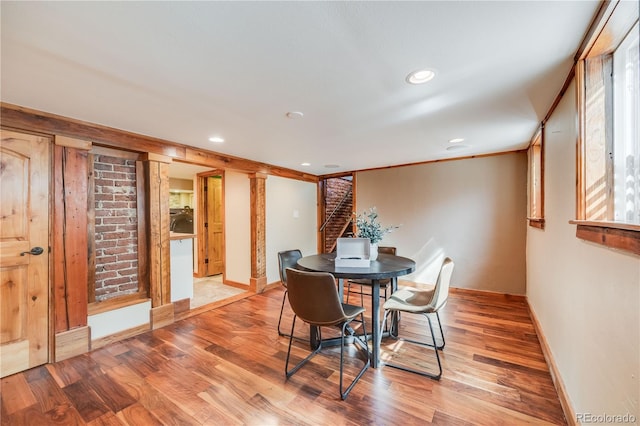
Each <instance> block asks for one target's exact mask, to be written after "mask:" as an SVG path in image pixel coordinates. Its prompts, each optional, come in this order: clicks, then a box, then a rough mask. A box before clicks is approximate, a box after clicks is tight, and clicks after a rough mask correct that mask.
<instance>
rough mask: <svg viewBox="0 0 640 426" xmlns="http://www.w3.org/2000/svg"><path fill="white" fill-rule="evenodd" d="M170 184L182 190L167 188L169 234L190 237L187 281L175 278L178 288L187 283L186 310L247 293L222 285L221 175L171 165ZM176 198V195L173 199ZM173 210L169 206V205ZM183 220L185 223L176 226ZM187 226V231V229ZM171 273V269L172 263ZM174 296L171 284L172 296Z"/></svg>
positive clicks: (178, 164)
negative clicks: (181, 234) (169, 221)
mask: <svg viewBox="0 0 640 426" xmlns="http://www.w3.org/2000/svg"><path fill="white" fill-rule="evenodd" d="M169 177H170V182H172V184H173V185H174V186H175V185H177V184H179V183H180V182H179V181H183V182H182V189H181V190H177V189H176V188H173V187H172V188H171V191H170V192H171V194H170V196H171V197H172V201H177V200H179V201H178V202H177V206H176V209H175V211H174V209H173V208H172V218H175V221H173V220H172V231H173V232H180V231H182V232H187V233H191V234H193V239H192V241H193V244H192V249H191V254H192V260H191V267H190V268H189V271H188V272H186V273H190V275H191V276H189V277H186V276H184V277H179V278H178V279H179V281H180V282H179V283H178V285H181V284H182V283H184V282H185V281H188V282H189V283H190V284H191V286H192V288H191V289H190V290H191V291H189V292H188V298H189V309H194V308H199V307H202V306H206V305H210V304H212V303H216V302H220V301H221V300H225V299H229V298H231V297H235V296H236V295H237V294H241V293H244V292H246V291H247V290H248V288H247V289H240V288H237V287H235V286H231V285H227V284H225V283H224V273H225V263H224V253H225V244H224V171H222V170H211V169H210V168H208V167H204V166H197V165H193V164H187V163H180V162H176V161H174V162H173V163H172V164H171V165H170V167H169ZM176 194H178V195H176ZM172 206H173V205H172ZM184 218H187V220H186V221H183V222H188V223H178V221H179V220H180V221H181V220H182V219H184ZM189 226H190V228H189ZM171 267H172V269H173V268H174V265H173V259H172V266H171ZM173 293H174V289H173V283H172V296H173Z"/></svg>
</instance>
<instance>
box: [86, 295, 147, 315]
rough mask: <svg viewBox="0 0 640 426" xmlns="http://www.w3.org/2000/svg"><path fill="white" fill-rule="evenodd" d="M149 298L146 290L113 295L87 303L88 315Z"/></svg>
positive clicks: (141, 301) (134, 303)
mask: <svg viewBox="0 0 640 426" xmlns="http://www.w3.org/2000/svg"><path fill="white" fill-rule="evenodd" d="M147 300H150V299H149V297H148V296H147V294H146V292H139V293H133V294H127V295H126V296H120V297H114V298H112V299H107V300H105V301H103V302H93V303H89V305H88V315H96V314H100V313H102V312H109V311H113V310H114V309H120V308H124V307H127V306H131V305H136V304H138V303H143V302H146V301H147Z"/></svg>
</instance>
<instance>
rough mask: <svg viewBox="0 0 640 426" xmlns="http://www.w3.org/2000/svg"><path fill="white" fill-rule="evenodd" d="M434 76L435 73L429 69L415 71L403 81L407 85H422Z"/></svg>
mask: <svg viewBox="0 0 640 426" xmlns="http://www.w3.org/2000/svg"><path fill="white" fill-rule="evenodd" d="M435 76H436V72H435V71H433V70H429V69H423V70H417V71H414V72H412V73H411V74H409V75H408V76H407V78H406V79H405V80H406V82H407V83H409V84H423V83H426V82H427V81H430V80H432V79H433V77H435Z"/></svg>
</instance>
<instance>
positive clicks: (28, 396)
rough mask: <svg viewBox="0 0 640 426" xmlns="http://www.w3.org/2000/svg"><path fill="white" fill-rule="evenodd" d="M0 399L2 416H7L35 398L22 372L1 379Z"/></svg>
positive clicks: (27, 405)
mask: <svg viewBox="0 0 640 426" xmlns="http://www.w3.org/2000/svg"><path fill="white" fill-rule="evenodd" d="M0 400H1V401H2V415H3V416H8V415H9V414H13V413H15V412H16V411H20V410H23V409H25V408H27V407H29V406H31V405H34V404H35V403H36V398H35V396H34V395H33V393H32V392H31V388H30V387H29V384H28V383H27V380H26V379H25V377H24V375H22V374H14V375H12V376H9V377H7V378H6V380H3V381H2V387H1V388H0Z"/></svg>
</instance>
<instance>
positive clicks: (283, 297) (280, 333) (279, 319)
mask: <svg viewBox="0 0 640 426" xmlns="http://www.w3.org/2000/svg"><path fill="white" fill-rule="evenodd" d="M285 300H287V289H285V290H284V295H282V306H280V318H278V334H279V335H280V336H286V334H284V333H283V332H281V331H280V322H281V321H282V313H283V312H284V302H285ZM291 334H293V330H291Z"/></svg>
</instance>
